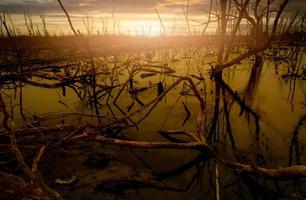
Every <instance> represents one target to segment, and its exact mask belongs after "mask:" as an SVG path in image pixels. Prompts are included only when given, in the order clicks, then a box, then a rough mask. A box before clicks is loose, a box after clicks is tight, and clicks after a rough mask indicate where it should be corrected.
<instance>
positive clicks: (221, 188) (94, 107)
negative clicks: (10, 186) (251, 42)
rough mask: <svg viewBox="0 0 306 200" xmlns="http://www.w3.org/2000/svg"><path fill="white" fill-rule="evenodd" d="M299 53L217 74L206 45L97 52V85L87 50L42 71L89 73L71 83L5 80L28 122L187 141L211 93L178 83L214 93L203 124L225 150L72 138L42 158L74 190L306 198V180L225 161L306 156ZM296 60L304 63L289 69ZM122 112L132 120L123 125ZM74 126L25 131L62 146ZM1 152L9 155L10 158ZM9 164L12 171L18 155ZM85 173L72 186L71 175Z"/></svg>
mask: <svg viewBox="0 0 306 200" xmlns="http://www.w3.org/2000/svg"><path fill="white" fill-rule="evenodd" d="M288 52H289V50H288ZM288 52H287V51H279V52H278V54H277V55H275V54H271V52H266V53H263V54H262V60H261V61H260V62H259V63H256V62H255V61H254V59H253V58H250V59H246V60H244V61H242V62H241V63H239V64H237V65H235V66H233V67H231V68H228V69H226V70H224V71H223V75H222V79H218V80H216V79H214V78H212V76H211V74H210V69H211V65H212V64H213V61H214V60H215V58H214V56H213V55H211V54H209V53H207V50H206V49H195V48H190V49H183V48H177V49H170V50H169V49H164V50H158V51H151V52H140V53H131V54H126V55H116V56H107V57H96V58H94V62H95V65H96V68H97V71H96V73H97V76H96V89H95V92H96V94H94V93H93V92H92V88H91V86H89V84H88V82H90V80H88V79H86V78H83V79H82V77H84V76H82V75H84V74H85V73H86V72H82V70H83V68H89V67H90V66H88V65H89V64H88V62H85V61H82V60H76V61H60V62H56V63H48V64H45V65H40V67H41V69H39V70H37V72H43V73H50V72H54V74H55V76H57V75H58V76H60V75H61V74H62V73H65V74H70V76H73V75H75V74H78V75H77V76H78V82H69V80H67V81H66V82H65V80H63V81H62V82H61V83H60V84H59V83H58V81H55V80H54V79H53V78H49V79H47V78H45V77H46V76H44V77H42V76H41V75H38V76H35V77H34V76H33V77H27V78H24V79H23V80H22V81H11V80H9V81H8V80H5V79H3V80H2V81H1V86H0V87H1V90H2V91H3V93H5V97H4V99H5V102H6V103H7V104H10V105H11V106H12V107H11V108H12V109H11V110H10V111H11V114H12V115H13V119H14V125H15V127H16V128H18V129H23V128H26V127H27V128H33V129H35V127H40V126H42V127H47V126H54V125H57V126H59V125H63V126H64V125H65V126H68V125H71V126H75V127H79V128H80V127H81V128H82V129H83V128H84V127H93V126H95V127H96V126H98V127H100V129H99V128H98V130H101V133H100V134H103V135H106V136H111V137H112V138H115V139H121V140H128V141H130V140H133V141H144V142H174V143H183V144H185V143H187V142H190V138H188V137H186V135H183V134H178V133H179V132H189V133H196V132H197V119H198V113H199V112H200V110H201V107H200V102H199V100H198V99H197V96H196V95H195V94H194V92H193V90H192V85H191V83H190V82H189V81H187V80H183V81H181V82H179V83H177V80H178V79H180V78H181V77H189V78H190V79H191V80H192V83H194V85H195V87H196V89H197V91H198V92H199V94H200V96H201V97H202V98H203V101H204V102H205V109H204V113H203V122H202V124H203V126H204V131H203V132H204V135H205V138H206V143H207V144H209V145H210V146H211V147H212V148H213V149H214V151H215V152H216V154H217V157H215V156H211V155H209V154H207V153H205V152H203V151H199V150H197V149H193V148H190V149H185V148H184V149H180V148H176V149H163V148H157V149H151V148H149V149H146V148H131V147H124V146H117V145H109V144H104V143H99V142H97V141H93V140H90V139H84V140H72V141H71V142H68V143H65V144H62V145H61V146H60V147H59V148H56V149H52V148H51V149H50V150H49V151H48V152H47V153H46V156H45V157H44V158H43V159H42V161H41V169H42V170H41V173H42V176H43V177H44V178H45V180H46V182H47V183H48V184H49V185H50V186H51V187H52V188H54V189H55V190H57V191H60V193H61V194H64V195H63V196H64V198H67V199H87V198H89V197H90V199H152V200H153V199H203V198H208V199H214V198H216V199H218V198H221V199H303V198H305V197H306V182H305V179H298V178H293V179H273V178H269V177H268V178H267V177H265V176H263V175H261V174H260V173H258V174H256V173H255V175H254V173H253V174H246V173H243V172H242V171H239V169H237V168H234V167H231V165H226V164H224V160H231V161H236V162H239V163H243V164H250V165H251V166H254V167H257V166H260V167H264V168H268V169H269V168H276V169H277V168H280V167H288V166H294V165H305V164H306V154H305V145H306V129H305V120H306V112H305V111H306V107H305V105H306V99H305V97H306V84H305V78H306V77H305V70H306V58H305V55H303V53H302V51H301V53H300V57H301V58H300V63H299V64H297V65H294V63H292V62H293V61H292V60H289V59H285V57H283V56H284V55H285V54H288ZM289 53H290V52H289ZM304 54H305V53H304ZM254 63H255V64H254ZM49 65H51V66H52V67H49ZM56 66H60V67H58V68H57V67H56ZM62 66H66V67H65V68H62ZM77 66H82V67H77ZM294 66H298V67H299V69H297V70H296V69H292V68H293V67H294ZM33 69H35V66H33ZM24 70H29V69H27V68H26V69H24ZM52 70H53V71H52ZM56 70H58V71H56ZM292 70H293V71H296V72H297V73H295V74H293V73H289V72H291V71H292ZM76 71H78V73H76ZM2 73H8V72H6V70H5V69H3V70H2ZM87 73H88V72H87ZM79 74H81V75H79ZM174 83H175V85H173V84H174ZM94 96H95V98H94ZM159 97H160V98H159ZM156 98H158V100H157V101H154V99H156ZM152 101H153V102H152ZM0 116H1V119H2V117H3V115H2V113H1V115H0ZM117 119H124V120H122V121H121V122H120V123H119V122H117V123H113V122H114V121H116V120H117ZM1 121H2V120H1ZM108 124H112V126H109V127H108ZM69 133H71V131H70V130H69V131H62V130H61V131H58V130H55V131H49V132H48V133H44V132H43V131H41V132H40V131H38V132H37V134H36V135H34V136H29V135H28V136H25V137H32V141H33V142H34V143H35V142H36V143H37V144H44V143H45V141H46V140H48V141H49V142H48V144H52V142H56V141H58V140H59V139H60V138H63V137H64V136H67V135H69ZM169 133H172V134H169ZM46 138H47V139H46ZM23 140H25V139H21V138H20V145H22V144H23ZM28 146H29V147H28ZM28 146H24V147H22V148H23V149H25V152H29V153H28V154H29V155H27V154H26V153H25V155H24V156H28V158H29V160H31V157H32V156H33V155H31V149H33V148H34V149H35V145H34V147H33V145H32V146H31V144H29V145H28ZM1 159H2V161H3V163H6V162H4V161H7V160H6V159H7V158H5V157H3V158H2V157H1ZM0 163H1V162H0ZM0 165H2V166H0V167H1V168H3V169H5V170H8V171H10V170H12V167H11V166H14V163H9V164H7V163H6V164H0ZM15 167H16V166H15ZM16 170H18V169H16ZM255 171H256V170H255ZM74 178H75V179H76V181H73V183H72V184H63V183H62V184H61V183H59V181H62V180H63V179H65V180H66V179H68V180H73V179H74ZM56 180H57V181H56ZM0 197H1V195H0Z"/></svg>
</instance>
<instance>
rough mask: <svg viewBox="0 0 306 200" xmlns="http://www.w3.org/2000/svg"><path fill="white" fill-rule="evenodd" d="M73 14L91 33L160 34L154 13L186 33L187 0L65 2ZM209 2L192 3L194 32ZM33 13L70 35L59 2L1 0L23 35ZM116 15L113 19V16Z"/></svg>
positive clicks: (297, 0)
mask: <svg viewBox="0 0 306 200" xmlns="http://www.w3.org/2000/svg"><path fill="white" fill-rule="evenodd" d="M62 3H63V4H64V6H65V7H66V9H67V10H68V12H69V13H70V15H71V17H72V20H73V22H74V24H75V26H76V27H77V28H78V29H80V30H84V26H83V19H82V18H85V21H86V16H89V17H90V20H89V21H90V22H92V23H91V24H92V29H93V30H94V31H95V32H96V30H100V29H101V27H102V24H103V22H102V21H104V23H106V21H107V23H108V31H109V32H112V31H113V24H115V30H116V31H117V32H119V30H120V32H122V33H129V34H134V35H135V34H138V35H141V34H145V33H146V32H149V31H150V34H151V35H158V34H159V33H160V22H159V19H158V16H157V14H156V12H155V9H158V11H159V13H160V15H161V18H162V20H163V22H164V24H165V26H166V27H167V28H168V29H170V27H172V26H173V24H174V26H175V28H176V30H178V31H179V30H186V19H185V17H184V7H185V10H186V5H187V0H62ZM209 3H210V0H190V7H189V16H190V19H191V20H190V24H191V28H192V30H200V29H201V25H200V24H201V22H205V21H206V18H205V12H204V10H206V11H207V10H208V9H209ZM288 8H289V9H290V10H295V9H301V8H302V9H303V8H304V10H305V8H306V0H291V2H290V4H289V6H288ZM25 9H28V10H29V11H30V12H31V13H32V16H33V17H32V18H33V22H34V24H37V25H38V27H40V26H41V20H40V19H39V17H38V16H39V13H41V12H43V13H44V14H45V16H46V22H47V28H48V30H49V31H51V32H54V33H55V32H57V33H58V32H63V33H67V32H68V31H69V29H67V20H66V18H65V16H64V14H63V12H62V10H61V9H60V7H59V5H58V2H57V0H1V1H0V11H6V12H8V13H10V15H11V17H12V21H13V23H14V24H15V25H16V26H17V27H19V28H20V30H22V31H24V16H23V13H24V10H25ZM113 11H114V15H112V13H113Z"/></svg>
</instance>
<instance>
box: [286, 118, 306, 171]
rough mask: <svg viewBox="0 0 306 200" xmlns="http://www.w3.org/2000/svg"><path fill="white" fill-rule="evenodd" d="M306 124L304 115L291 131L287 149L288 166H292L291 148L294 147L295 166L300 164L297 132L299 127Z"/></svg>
mask: <svg viewBox="0 0 306 200" xmlns="http://www.w3.org/2000/svg"><path fill="white" fill-rule="evenodd" d="M305 122H306V115H304V116H302V117H301V119H300V120H299V121H298V123H297V124H296V125H295V126H294V129H293V134H292V138H291V143H290V147H289V166H291V165H292V160H293V158H292V157H293V156H292V154H293V147H295V151H296V158H295V159H296V162H297V164H300V159H299V156H300V155H299V146H298V144H299V143H298V136H299V131H300V128H301V126H302V125H303V124H304V123H305Z"/></svg>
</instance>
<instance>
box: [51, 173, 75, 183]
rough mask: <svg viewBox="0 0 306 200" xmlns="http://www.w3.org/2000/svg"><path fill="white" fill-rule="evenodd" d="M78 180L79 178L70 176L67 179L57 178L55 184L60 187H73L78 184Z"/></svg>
mask: <svg viewBox="0 0 306 200" xmlns="http://www.w3.org/2000/svg"><path fill="white" fill-rule="evenodd" d="M78 180H79V179H78V177H76V176H71V175H69V176H67V177H63V178H57V179H55V181H54V182H55V183H56V184H59V185H71V184H74V183H76V182H77V181H78Z"/></svg>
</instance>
